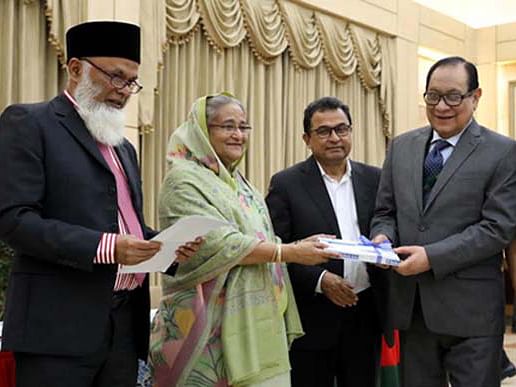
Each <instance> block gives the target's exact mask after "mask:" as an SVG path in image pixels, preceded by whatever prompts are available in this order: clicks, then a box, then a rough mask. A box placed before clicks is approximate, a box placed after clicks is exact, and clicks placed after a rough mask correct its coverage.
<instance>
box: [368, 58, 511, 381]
mask: <svg viewBox="0 0 516 387" xmlns="http://www.w3.org/2000/svg"><path fill="white" fill-rule="evenodd" d="M481 94H482V92H481V89H480V88H479V85H478V75H477V70H476V68H475V66H474V65H473V64H472V63H470V62H467V61H466V60H464V59H463V58H460V57H450V58H445V59H442V60H440V61H438V62H437V63H435V64H434V65H433V66H432V67H431V68H430V70H429V72H428V75H427V79H426V92H425V94H424V98H425V102H426V113H427V118H428V121H429V123H430V125H429V126H426V127H423V128H420V129H416V130H413V131H410V132H408V133H405V134H402V135H401V136H399V137H397V138H395V139H394V140H393V141H392V143H391V144H390V147H389V150H388V154H387V157H386V160H385V163H384V167H383V171H382V175H381V179H380V186H379V191H378V196H377V202H376V209H375V216H374V218H373V221H372V224H371V236H372V237H373V240H374V241H375V242H379V241H381V240H385V239H389V240H391V241H392V242H393V244H394V245H397V246H400V247H398V248H397V249H396V252H397V253H398V254H399V255H400V256H401V257H402V258H403V259H404V260H403V262H402V263H401V264H400V266H399V267H398V268H396V270H392V271H391V272H390V286H389V293H390V294H389V312H390V313H389V318H390V323H391V324H392V325H393V326H394V327H395V328H399V329H400V337H401V370H402V381H403V385H404V386H406V387H423V386H428V387H445V386H448V383H451V385H452V386H454V387H492V386H499V385H500V353H501V351H500V348H501V346H502V340H503V332H504V318H503V310H504V292H503V276H502V272H501V270H500V269H501V264H502V251H503V249H504V247H505V246H506V245H507V244H508V243H509V242H510V241H511V239H512V238H513V236H514V232H515V230H516V142H514V141H513V140H511V139H509V138H507V137H504V136H501V135H498V134H496V133H494V132H492V131H491V130H489V129H487V128H485V127H482V126H480V125H479V124H477V122H476V121H475V119H474V118H473V113H474V111H475V109H476V107H477V104H478V101H479V99H480V96H481Z"/></svg>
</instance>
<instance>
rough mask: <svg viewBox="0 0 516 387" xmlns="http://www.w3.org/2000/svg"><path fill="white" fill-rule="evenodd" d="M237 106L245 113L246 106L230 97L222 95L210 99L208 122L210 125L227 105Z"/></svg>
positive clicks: (208, 101)
mask: <svg viewBox="0 0 516 387" xmlns="http://www.w3.org/2000/svg"><path fill="white" fill-rule="evenodd" d="M229 104H235V105H237V106H239V107H240V109H242V111H243V112H244V113H245V109H244V105H242V102H240V101H239V100H238V99H236V98H234V97H230V96H228V95H224V94H220V95H216V96H214V97H210V98H208V99H207V100H206V122H207V123H210V122H211V120H212V119H213V118H214V117H215V116H216V115H217V112H218V110H219V109H220V108H221V107H222V106H225V105H229Z"/></svg>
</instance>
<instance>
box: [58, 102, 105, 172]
mask: <svg viewBox="0 0 516 387" xmlns="http://www.w3.org/2000/svg"><path fill="white" fill-rule="evenodd" d="M52 105H53V107H54V111H55V114H56V116H57V120H58V121H59V122H60V123H61V125H63V126H64V127H65V128H66V129H67V130H68V131H69V132H70V134H71V135H72V136H73V137H74V138H75V139H76V140H77V141H78V142H79V143H80V144H81V145H82V146H83V147H84V149H85V150H86V151H87V152H88V153H90V154H91V155H92V156H93V158H94V159H95V160H97V161H98V162H99V163H100V164H101V165H102V166H104V168H106V169H107V170H109V171H111V170H110V169H109V166H108V165H107V163H106V161H105V160H104V157H102V154H101V153H100V151H99V148H98V147H97V144H96V143H95V140H94V139H93V137H92V136H91V134H90V132H89V131H88V129H87V128H86V126H85V125H84V122H83V120H82V119H81V117H80V116H79V114H78V113H77V111H76V110H75V108H74V107H73V106H72V104H71V103H70V101H68V99H67V98H66V97H65V96H64V95H63V94H61V95H59V96H58V97H56V98H54V99H53V101H52Z"/></svg>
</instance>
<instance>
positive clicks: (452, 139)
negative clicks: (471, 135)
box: [430, 118, 473, 147]
mask: <svg viewBox="0 0 516 387" xmlns="http://www.w3.org/2000/svg"><path fill="white" fill-rule="evenodd" d="M471 121H473V118H471V119H470V120H469V122H468V123H467V124H466V126H465V127H464V129H462V130H461V131H460V132H459V133H457V134H456V135H455V136H451V137H449V138H446V139H443V138H442V137H441V136H439V133H437V132H436V131H435V129H432V141H430V144H433V143H434V142H436V141H437V140H446V141H448V142H449V143H450V144H451V145H452V146H453V147H455V146H456V145H457V143H458V142H459V140H460V137H461V136H462V134H463V133H464V131H465V130H466V129H467V128H468V126H469V125H470V124H471Z"/></svg>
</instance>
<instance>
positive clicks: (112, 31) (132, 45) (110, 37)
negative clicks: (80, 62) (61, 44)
mask: <svg viewBox="0 0 516 387" xmlns="http://www.w3.org/2000/svg"><path fill="white" fill-rule="evenodd" d="M95 56H107V57H115V58H125V59H129V60H132V61H133V62H136V63H140V27H139V26H137V25H136V24H132V23H127V22H120V21H89V22H85V23H81V24H76V25H74V26H72V27H70V28H69V29H68V31H66V57H67V61H70V59H71V58H81V57H95Z"/></svg>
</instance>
